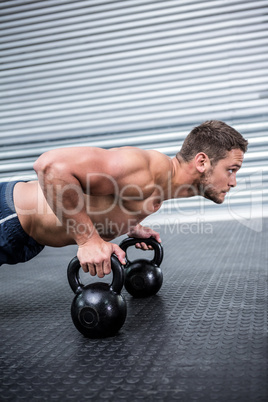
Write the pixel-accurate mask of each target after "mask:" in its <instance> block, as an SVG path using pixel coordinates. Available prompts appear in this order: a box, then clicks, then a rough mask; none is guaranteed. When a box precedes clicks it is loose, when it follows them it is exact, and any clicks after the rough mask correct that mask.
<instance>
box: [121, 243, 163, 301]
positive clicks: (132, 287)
mask: <svg viewBox="0 0 268 402" xmlns="http://www.w3.org/2000/svg"><path fill="white" fill-rule="evenodd" d="M141 242H144V243H146V244H147V245H150V246H152V247H153V249H154V253H155V254H154V258H153V259H152V260H151V261H150V260H145V259H139V260H134V261H132V262H130V261H129V260H128V257H127V253H126V265H125V288H126V290H127V291H128V293H130V294H131V295H132V296H133V297H148V296H153V295H155V294H156V293H157V292H158V291H159V289H160V288H161V286H162V283H163V274H162V271H161V269H160V264H161V262H162V260H163V247H162V246H161V244H160V243H158V241H156V240H155V239H154V238H153V237H150V238H149V239H137V238H126V239H124V240H123V241H122V242H121V243H120V245H119V246H120V247H121V249H122V250H124V251H125V252H126V250H127V249H128V247H130V246H133V245H135V244H136V243H141Z"/></svg>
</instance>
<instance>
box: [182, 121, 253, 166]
mask: <svg viewBox="0 0 268 402" xmlns="http://www.w3.org/2000/svg"><path fill="white" fill-rule="evenodd" d="M247 146H248V141H247V140H245V138H244V137H243V136H242V135H241V134H240V133H239V132H238V131H236V130H235V129H234V128H232V127H230V126H228V124H226V123H224V122H222V121H218V120H211V121H206V122H205V123H203V124H201V125H200V126H197V127H195V128H194V129H193V130H192V131H191V132H190V133H189V134H188V136H187V137H186V139H185V140H184V143H183V145H182V147H181V150H180V151H179V152H178V154H177V157H180V158H182V159H183V160H184V161H185V162H189V161H190V160H192V159H193V158H194V157H195V156H196V154H198V153H199V152H203V153H205V154H206V155H207V156H208V157H209V159H210V163H211V166H215V165H216V164H217V163H218V161H219V160H220V159H224V158H225V157H226V155H227V153H228V152H229V151H231V150H232V149H240V150H241V151H242V152H243V153H245V152H246V151H247Z"/></svg>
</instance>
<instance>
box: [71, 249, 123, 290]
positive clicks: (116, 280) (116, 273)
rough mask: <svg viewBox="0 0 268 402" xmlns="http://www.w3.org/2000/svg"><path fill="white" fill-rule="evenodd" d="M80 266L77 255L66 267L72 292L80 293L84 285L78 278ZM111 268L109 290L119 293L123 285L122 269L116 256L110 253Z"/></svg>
mask: <svg viewBox="0 0 268 402" xmlns="http://www.w3.org/2000/svg"><path fill="white" fill-rule="evenodd" d="M80 268H81V265H80V262H79V260H78V258H77V257H74V258H73V259H72V260H71V261H70V263H69V265H68V268H67V277H68V282H69V285H70V287H71V289H72V291H73V292H74V293H81V292H82V290H83V288H84V287H85V285H83V283H82V282H81V280H80V276H79V270H80ZM111 268H112V272H113V280H112V283H111V285H110V290H111V291H113V292H115V293H118V294H119V293H120V292H121V289H122V287H123V285H124V269H123V267H122V265H121V263H120V261H119V260H118V258H117V257H116V256H115V255H114V254H112V255H111Z"/></svg>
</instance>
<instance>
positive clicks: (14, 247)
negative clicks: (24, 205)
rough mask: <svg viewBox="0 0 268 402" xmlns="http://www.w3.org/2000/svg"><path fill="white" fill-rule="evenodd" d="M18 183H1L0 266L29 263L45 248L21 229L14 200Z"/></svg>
mask: <svg viewBox="0 0 268 402" xmlns="http://www.w3.org/2000/svg"><path fill="white" fill-rule="evenodd" d="M16 183H17V181H12V182H4V183H0V265H2V264H17V263H18V262H25V261H29V260H31V259H32V258H33V257H35V256H36V255H37V254H39V253H40V251H42V250H43V248H44V246H42V245H41V244H39V243H37V242H36V241H35V240H34V239H33V238H32V237H30V236H29V235H28V234H27V233H25V232H24V230H23V229H22V227H21V224H20V221H19V219H18V216H17V214H16V210H15V207H14V200H13V190H14V186H15V184H16Z"/></svg>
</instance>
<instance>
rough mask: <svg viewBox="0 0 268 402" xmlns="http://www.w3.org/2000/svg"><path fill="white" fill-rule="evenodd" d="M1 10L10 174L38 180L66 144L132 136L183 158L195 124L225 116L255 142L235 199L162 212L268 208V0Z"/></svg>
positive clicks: (2, 174)
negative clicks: (39, 166) (47, 158)
mask: <svg viewBox="0 0 268 402" xmlns="http://www.w3.org/2000/svg"><path fill="white" fill-rule="evenodd" d="M0 7H1V11H0V22H1V37H0V50H1V65H0V91H1V98H0V121H1V127H0V129H1V132H0V160H1V164H0V180H1V181H3V180H6V179H8V180H9V179H11V178H14V177H16V178H17V177H20V178H26V179H28V178H34V177H35V175H34V172H33V170H32V164H33V161H34V160H35V159H36V158H37V157H38V155H40V154H41V153H42V152H44V151H46V150H47V149H50V148H55V147H59V146H70V145H74V144H81V145H94V146H102V147H112V146H122V145H126V144H128V145H138V146H141V147H144V148H155V149H158V150H160V151H162V152H164V153H166V154H168V155H170V156H173V155H174V154H175V153H176V152H177V151H178V150H179V147H180V145H181V143H182V140H183V138H184V137H185V136H186V134H187V133H188V132H189V131H190V130H191V128H192V127H193V126H195V125H198V124H200V123H201V122H203V121H205V120H208V119H209V120H210V119H218V120H224V121H226V122H227V123H228V124H230V125H232V126H234V127H235V128H236V129H237V130H239V131H240V132H241V133H242V134H243V135H244V136H245V137H246V138H247V139H249V143H250V147H249V152H248V154H247V156H246V159H245V163H244V168H243V169H242V170H241V173H239V176H238V178H239V183H238V187H237V189H236V190H235V191H234V192H233V195H232V198H231V199H230V200H229V201H228V203H227V204H228V205H227V204H226V205H225V206H220V207H219V206H216V208H215V206H214V205H211V203H209V202H206V201H203V200H202V201H201V200H199V199H196V198H195V199H192V200H189V199H188V200H182V201H180V203H179V204H178V203H176V202H174V201H173V202H170V203H166V206H165V208H164V209H163V212H169V213H170V212H175V213H178V212H180V213H181V215H184V216H185V217H189V216H190V215H191V211H192V212H193V211H196V209H198V211H199V212H200V213H201V214H202V213H203V212H202V211H205V210H206V211H210V212H212V214H214V216H217V217H218V218H219V217H221V215H222V216H223V215H224V213H226V211H227V212H228V214H229V215H230V208H231V209H233V211H234V214H236V215H239V212H238V210H236V208H238V207H239V208H240V209H239V210H242V209H244V210H245V214H246V215H244V218H246V219H248V214H250V216H251V215H252V213H253V212H254V211H256V210H259V211H260V208H261V207H262V208H263V209H262V212H263V213H264V211H266V207H267V204H268V191H267V179H268V164H267V156H268V137H267V130H268V98H267V97H268V38H267V36H268V30H267V26H268V1H267V0H266V1H263V0H262V1H258V0H257V1H245V0H243V1H231V0H227V1H224V0H217V1H213V0H212V1H194V0H184V1H179V0H167V1H149V0H147V1H146V0H130V1H101V0H99V1H94V0H85V1H61V0H55V1H54V0H51V1H34V2H33V1H27V0H26V1H19V0H12V1H2V2H1V4H0ZM230 206H231V207H230ZM241 208H242V209H241ZM184 211H185V213H184ZM193 214H194V212H193ZM231 215H232V214H231ZM242 215H243V214H242Z"/></svg>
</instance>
